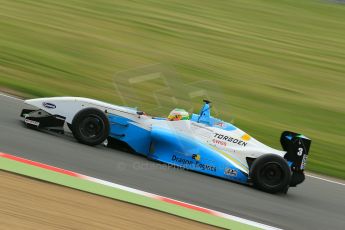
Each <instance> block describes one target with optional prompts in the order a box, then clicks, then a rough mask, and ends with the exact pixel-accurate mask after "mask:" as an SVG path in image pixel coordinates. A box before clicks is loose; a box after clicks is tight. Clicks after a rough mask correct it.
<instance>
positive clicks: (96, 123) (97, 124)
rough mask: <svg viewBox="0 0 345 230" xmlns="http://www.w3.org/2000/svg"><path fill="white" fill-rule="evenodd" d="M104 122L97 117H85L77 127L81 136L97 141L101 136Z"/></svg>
mask: <svg viewBox="0 0 345 230" xmlns="http://www.w3.org/2000/svg"><path fill="white" fill-rule="evenodd" d="M104 127H105V125H104V122H103V120H102V118H101V117H99V116H97V115H90V116H88V117H85V118H84V119H83V120H82V122H81V123H80V125H79V131H80V133H81V135H83V136H84V137H85V138H88V139H97V138H99V137H100V136H102V134H103V130H104Z"/></svg>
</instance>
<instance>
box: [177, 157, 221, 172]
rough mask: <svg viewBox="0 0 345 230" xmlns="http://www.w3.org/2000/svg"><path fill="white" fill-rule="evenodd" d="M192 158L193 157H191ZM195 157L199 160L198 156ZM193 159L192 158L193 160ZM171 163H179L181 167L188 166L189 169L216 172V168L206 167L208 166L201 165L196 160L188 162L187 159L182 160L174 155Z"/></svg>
mask: <svg viewBox="0 0 345 230" xmlns="http://www.w3.org/2000/svg"><path fill="white" fill-rule="evenodd" d="M193 156H194V155H193ZM195 157H196V158H198V157H199V159H200V155H198V154H195ZM193 159H194V158H193ZM171 160H172V161H175V162H177V163H180V164H182V165H183V166H188V168H189V169H193V168H195V169H201V170H203V171H212V172H216V171H217V168H216V167H215V166H212V165H208V164H203V163H200V162H199V161H198V160H196V159H194V160H196V161H192V160H188V159H184V158H182V157H177V156H175V155H173V156H172V158H171Z"/></svg>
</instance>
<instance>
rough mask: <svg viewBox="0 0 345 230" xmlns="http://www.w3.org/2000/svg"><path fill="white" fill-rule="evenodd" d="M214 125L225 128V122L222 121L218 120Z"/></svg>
mask: <svg viewBox="0 0 345 230" xmlns="http://www.w3.org/2000/svg"><path fill="white" fill-rule="evenodd" d="M215 126H218V127H220V128H225V127H226V124H225V123H224V122H218V123H216V124H215Z"/></svg>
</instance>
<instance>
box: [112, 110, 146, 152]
mask: <svg viewBox="0 0 345 230" xmlns="http://www.w3.org/2000/svg"><path fill="white" fill-rule="evenodd" d="M108 118H109V122H110V137H112V138H115V139H118V140H120V141H123V142H125V143H127V144H128V145H129V146H130V147H131V148H132V149H133V150H135V152H137V153H139V154H141V155H145V156H147V155H148V154H149V151H150V145H151V132H149V131H147V130H145V129H142V128H140V127H138V126H136V125H135V123H134V122H133V121H131V120H129V119H128V118H125V117H120V116H116V115H109V116H108Z"/></svg>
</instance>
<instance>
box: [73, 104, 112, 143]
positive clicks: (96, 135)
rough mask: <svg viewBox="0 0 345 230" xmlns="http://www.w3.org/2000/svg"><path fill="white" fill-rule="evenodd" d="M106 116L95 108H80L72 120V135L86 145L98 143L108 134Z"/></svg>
mask: <svg viewBox="0 0 345 230" xmlns="http://www.w3.org/2000/svg"><path fill="white" fill-rule="evenodd" d="M109 128H110V127H109V120H108V118H107V116H106V115H105V114H104V113H103V112H102V111H100V110H99V109H95V108H87V109H83V110H81V111H80V112H79V113H77V114H76V115H75V117H74V118H73V121H72V133H73V136H74V137H75V138H76V139H77V140H78V141H79V142H80V143H83V144H86V145H91V146H94V145H99V144H101V143H102V142H104V141H105V139H107V137H108V136H109Z"/></svg>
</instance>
